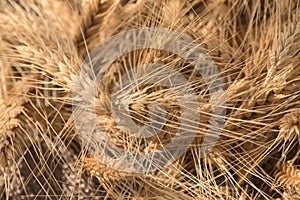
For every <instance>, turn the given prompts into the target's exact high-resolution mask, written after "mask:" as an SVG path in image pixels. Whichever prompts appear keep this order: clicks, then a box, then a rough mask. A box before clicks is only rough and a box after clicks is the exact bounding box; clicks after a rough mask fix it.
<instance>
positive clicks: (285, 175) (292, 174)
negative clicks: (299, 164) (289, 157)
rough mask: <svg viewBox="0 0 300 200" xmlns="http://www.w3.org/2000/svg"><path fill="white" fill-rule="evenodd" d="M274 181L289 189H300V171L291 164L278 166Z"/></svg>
mask: <svg viewBox="0 0 300 200" xmlns="http://www.w3.org/2000/svg"><path fill="white" fill-rule="evenodd" d="M275 178H276V180H277V181H278V182H279V183H280V184H281V185H283V186H285V187H287V188H289V189H295V190H296V191H299V189H300V170H299V169H297V168H296V167H295V166H293V164H292V163H281V164H279V165H278V171H277V173H276V174H275Z"/></svg>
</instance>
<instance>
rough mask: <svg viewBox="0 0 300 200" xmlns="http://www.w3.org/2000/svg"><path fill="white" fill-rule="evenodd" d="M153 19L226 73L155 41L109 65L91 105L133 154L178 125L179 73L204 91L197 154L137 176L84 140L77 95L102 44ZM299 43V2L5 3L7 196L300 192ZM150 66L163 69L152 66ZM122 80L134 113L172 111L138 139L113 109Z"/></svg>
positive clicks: (0, 64)
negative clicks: (174, 81) (216, 100)
mask: <svg viewBox="0 0 300 200" xmlns="http://www.w3.org/2000/svg"><path fill="white" fill-rule="evenodd" d="M142 28H152V29H154V30H158V29H160V30H161V29H164V30H172V31H176V32H177V33H180V34H179V35H180V37H181V36H182V37H184V36H185V35H186V36H188V37H189V38H192V39H193V41H195V42H196V43H197V44H199V45H200V46H201V47H202V48H203V49H204V50H205V51H206V52H207V55H208V56H209V58H210V59H211V61H212V62H213V63H214V65H215V66H216V67H217V69H218V71H219V76H212V77H209V78H208V79H205V77H204V76H202V75H201V74H198V73H195V68H194V67H193V66H192V65H191V63H189V62H188V61H187V60H185V59H184V58H183V57H181V56H180V55H177V54H175V53H172V52H168V51H166V50H162V49H153V48H145V49H135V50H133V51H130V52H127V53H125V54H124V55H122V56H120V57H118V58H117V59H116V60H114V62H112V63H111V64H110V66H109V67H108V68H107V69H106V71H105V73H102V76H101V80H100V81H98V82H97V85H96V87H95V88H94V93H95V96H94V97H93V98H92V99H91V98H90V97H89V96H87V97H88V98H83V99H84V100H85V101H89V102H90V101H91V102H92V103H93V105H92V106H91V107H88V108H86V109H87V110H89V109H92V110H94V111H95V113H96V116H97V124H98V125H99V127H101V131H102V132H101V134H102V135H100V136H101V137H102V136H103V137H105V138H106V139H107V142H109V143H110V144H111V145H113V146H115V147H117V148H119V149H122V150H123V151H126V152H131V153H132V152H134V153H136V154H137V153H140V154H149V153H155V152H158V151H161V150H162V149H164V148H165V147H166V146H167V145H168V144H169V143H171V142H172V141H174V140H175V138H176V134H177V132H178V130H180V127H181V126H180V125H181V124H182V121H184V119H183V117H182V113H183V110H184V108H185V107H183V106H182V105H181V103H180V101H179V100H178V98H177V96H176V94H175V93H176V92H177V90H176V89H177V87H175V90H174V91H172V90H170V89H168V88H167V87H165V86H162V85H160V84H159V80H160V79H161V80H165V79H166V80H167V77H168V75H169V76H175V74H176V73H178V74H180V76H182V79H184V80H187V83H188V85H189V86H190V88H191V89H192V90H193V91H194V94H195V96H196V100H197V107H196V108H195V109H194V111H196V112H197V113H199V114H200V118H199V120H198V121H197V123H193V124H192V125H191V126H186V127H185V129H186V130H187V131H188V132H190V133H193V134H194V138H193V140H192V141H191V142H190V143H189V145H188V147H187V148H186V150H185V151H184V152H183V153H182V154H181V155H180V156H178V158H176V159H174V160H172V162H170V163H168V165H166V166H164V167H163V168H159V169H157V170H154V171H147V172H145V173H135V172H131V171H126V170H125V171H124V170H122V164H123V167H124V168H125V164H124V163H121V164H120V163H119V165H118V167H115V166H114V165H110V164H108V163H107V162H104V160H103V157H102V155H103V152H104V151H102V150H103V149H100V150H99V149H98V151H99V152H97V149H95V150H92V149H91V148H89V147H88V145H86V144H85V143H86V141H85V140H84V139H83V137H82V134H81V133H80V131H79V130H78V128H77V127H76V123H75V122H76V118H75V116H76V112H77V111H78V110H74V102H77V100H76V99H75V100H74V94H76V92H77V91H76V85H78V83H80V86H81V87H82V88H83V89H82V91H87V92H89V88H90V86H91V83H93V81H92V80H91V77H95V76H97V71H92V70H91V71H89V73H86V74H87V75H86V76H82V73H81V72H82V69H83V68H84V67H86V68H89V67H90V68H91V66H90V65H89V61H91V62H92V61H93V55H94V54H93V50H94V49H95V48H97V46H99V45H100V44H103V43H105V42H106V41H108V40H109V39H110V38H112V37H114V36H116V35H118V34H122V33H124V32H128V31H130V30H133V29H142ZM156 42H163V41H156ZM122 48H124V47H122V46H120V49H122ZM299 49H300V1H299V0H285V1H279V0H278V1H273V0H265V1H261V0H250V1H246V0H162V1H153V0H53V1H43V0H41V1H38V0H28V1H17V0H2V1H0V72H1V73H0V74H1V75H0V111H1V112H0V199H16V200H18V199H184V200H185V199H228V200H229V199H230V200H231V199H239V200H242V199H245V200H246V199H282V200H284V199H300V185H299V184H300V174H299V173H300V157H299V153H300V50H299ZM103 51H104V50H103ZM102 53H103V52H102ZM104 53H105V52H104ZM109 56H111V55H107V57H109ZM103 60H105V59H103ZM86 61H88V62H87V63H86ZM100 63H101V62H100ZM103 63H104V61H103ZM147 64H159V66H160V67H157V68H155V70H154V71H151V73H148V72H149V71H147V69H146V68H145V69H144V68H143V66H147ZM163 66H164V67H165V68H164V67H163ZM90 68H89V69H90ZM166 68H169V69H171V72H172V73H170V74H168V75H166V72H167V71H164V70H165V69H166ZM135 69H138V70H136V71H135ZM209 70H212V69H210V68H209ZM209 70H208V73H209ZM129 72H133V74H134V73H135V72H136V74H135V75H138V77H136V76H133V75H132V76H127V75H128V73H129ZM152 72H153V73H152ZM156 76H158V77H159V78H160V79H158V78H157V79H154V80H157V82H156V83H151V84H141V83H142V82H143V80H142V79H145V80H146V79H151V78H153V77H156ZM124 77H125V78H126V77H127V79H126V80H128V86H130V88H132V93H131V94H127V93H126V90H125V89H124V90H121V91H120V92H119V93H118V94H120V96H121V97H127V96H128V97H130V98H129V99H130V101H129V102H128V105H129V106H128V113H129V114H128V116H127V117H129V118H131V119H132V120H133V121H134V122H135V124H138V125H141V126H142V125H149V124H150V125H151V123H150V122H151V120H152V119H153V118H154V117H155V116H154V117H153V116H152V115H151V111H152V110H155V109H156V111H157V112H156V113H155V114H158V115H159V116H162V113H163V116H164V117H165V119H164V121H160V122H161V124H158V125H159V126H158V127H159V131H157V134H156V135H154V136H152V137H148V138H141V137H136V136H134V135H130V134H128V133H127V132H126V131H124V129H122V127H121V126H119V125H118V119H116V118H115V116H114V114H113V111H112V109H111V108H112V106H111V105H112V104H113V101H112V99H113V98H112V97H113V96H114V93H113V92H114V88H118V87H120V88H122V87H123V86H122V83H123V82H122V80H123V78H124ZM141 77H142V78H141ZM79 79H80V82H78V80H79ZM207 80H209V81H207ZM215 83H222V87H223V88H224V91H225V98H226V102H225V104H224V105H219V107H220V108H222V109H224V110H225V112H224V113H223V114H224V115H221V114H218V113H217V114H216V113H214V112H213V110H214V105H213V102H212V100H213V97H214V95H215V94H214V93H211V92H210V89H209V88H210V87H211V85H213V84H215ZM214 86H216V87H219V86H220V85H214ZM181 87H183V85H178V88H181ZM216 96H218V95H216ZM153 105H159V107H153ZM75 106H77V105H75ZM79 111H80V110H79ZM214 117H219V118H221V119H222V120H224V124H223V126H222V127H220V128H219V126H217V124H213V125H214V126H213V127H214V129H213V130H215V132H219V136H218V140H217V142H216V143H215V144H214V145H213V148H212V149H210V151H209V152H207V154H206V155H205V156H203V152H202V147H203V144H204V143H205V138H206V137H208V136H211V137H215V135H216V134H215V133H211V132H210V131H209V130H210V127H211V121H212V119H213V118H214ZM86 121H87V122H88V121H89V120H88V119H86ZM87 128H89V129H87V130H90V127H87ZM154 128H157V127H154ZM87 135H92V133H87ZM92 142H94V143H95V141H91V143H92ZM96 142H97V141H96ZM94 143H93V144H94ZM101 153H102V154H101ZM136 160H138V158H136ZM136 160H133V161H132V162H135V161H136Z"/></svg>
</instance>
